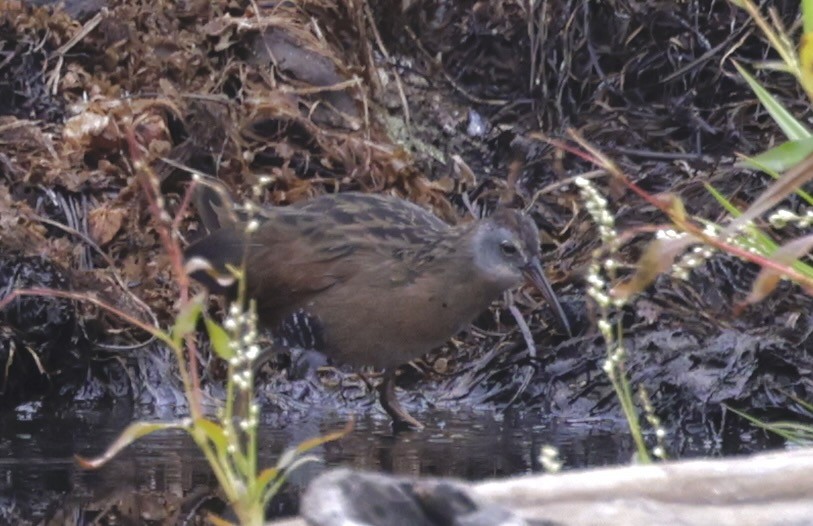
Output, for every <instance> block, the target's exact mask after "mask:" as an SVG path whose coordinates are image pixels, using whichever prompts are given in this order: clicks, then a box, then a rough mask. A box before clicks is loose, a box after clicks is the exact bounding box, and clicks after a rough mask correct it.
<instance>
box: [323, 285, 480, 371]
mask: <svg viewBox="0 0 813 526" xmlns="http://www.w3.org/2000/svg"><path fill="white" fill-rule="evenodd" d="M385 300H386V298H382V299H381V301H374V300H373V299H370V298H367V299H366V301H364V302H355V301H348V302H347V304H346V305H344V306H343V307H338V306H334V305H333V304H330V305H328V304H325V303H324V302H322V301H320V302H314V303H312V304H311V305H310V306H309V309H308V311H309V312H310V313H312V315H313V316H314V317H315V318H317V319H318V320H319V321H320V327H321V328H322V330H323V338H324V347H323V349H317V350H322V351H323V352H325V354H327V355H328V356H330V357H331V358H334V359H337V360H339V361H341V362H344V363H348V364H351V365H354V366H360V365H370V366H374V367H379V368H383V367H393V366H397V365H402V364H404V363H407V362H409V361H410V360H414V359H415V358H418V357H420V356H422V355H424V354H426V353H427V352H429V351H431V350H433V349H436V348H437V347H439V346H441V345H443V344H444V343H445V342H446V341H448V340H449V338H451V337H452V336H454V335H455V334H457V333H458V332H460V331H461V330H462V329H464V328H465V327H466V326H467V325H468V324H469V323H471V321H472V320H473V319H474V317H475V316H477V315H478V314H479V313H480V312H482V311H483V310H485V309H486V308H487V306H488V304H487V303H485V305H473V306H462V307H463V308H461V306H460V305H456V306H455V305H453V304H452V302H450V301H444V300H443V299H442V298H439V299H438V300H437V301H426V299H424V300H422V301H413V302H410V301H408V300H409V298H402V301H401V302H398V303H395V304H394V303H392V302H390V301H385ZM455 307H456V308H455Z"/></svg>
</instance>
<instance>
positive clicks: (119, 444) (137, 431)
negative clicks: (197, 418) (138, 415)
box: [75, 421, 189, 469]
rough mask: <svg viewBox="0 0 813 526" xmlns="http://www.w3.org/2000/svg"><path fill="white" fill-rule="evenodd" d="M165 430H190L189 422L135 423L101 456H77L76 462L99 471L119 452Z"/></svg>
mask: <svg viewBox="0 0 813 526" xmlns="http://www.w3.org/2000/svg"><path fill="white" fill-rule="evenodd" d="M164 429H185V430H189V422H186V421H182V422H133V423H132V424H130V425H129V426H127V428H126V429H125V430H124V431H123V432H122V433H121V434H120V435H119V436H118V438H117V439H116V440H115V441H114V442H113V443H112V444H111V445H110V447H109V448H107V451H105V452H104V453H103V454H102V455H101V456H98V457H96V458H84V457H80V456H79V455H76V456H75V458H76V462H78V463H79V465H80V466H82V467H83V468H85V469H97V468H100V467H102V466H104V465H105V464H107V462H108V461H110V459H112V458H113V457H115V456H116V455H118V454H119V452H120V451H121V450H122V449H124V448H126V447H127V446H129V445H130V444H132V443H133V442H135V441H136V440H138V439H139V438H141V437H144V436H147V435H149V434H150V433H155V432H156V431H162V430H164Z"/></svg>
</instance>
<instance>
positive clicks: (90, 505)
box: [0, 410, 762, 524]
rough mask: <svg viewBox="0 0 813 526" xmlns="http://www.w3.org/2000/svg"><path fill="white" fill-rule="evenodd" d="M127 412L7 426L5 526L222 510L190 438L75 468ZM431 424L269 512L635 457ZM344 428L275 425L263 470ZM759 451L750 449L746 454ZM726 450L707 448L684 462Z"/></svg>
mask: <svg viewBox="0 0 813 526" xmlns="http://www.w3.org/2000/svg"><path fill="white" fill-rule="evenodd" d="M122 413H127V411H124V410H120V411H119V412H118V413H117V412H115V411H113V412H109V411H108V412H79V413H76V414H73V415H71V416H69V417H66V418H56V417H54V418H47V419H46V418H40V417H32V418H28V417H26V415H25V414H20V413H19V412H18V413H17V414H7V415H5V416H2V415H0V426H2V427H0V522H4V520H5V521H8V520H11V519H14V520H15V522H18V521H19V520H20V519H27V520H32V521H37V522H38V521H39V520H40V519H43V518H47V517H52V518H53V521H52V522H51V523H50V524H57V523H63V522H70V523H72V524H89V523H90V522H92V521H94V520H97V521H98V523H102V524H106V523H110V524H112V523H128V522H130V523H145V522H149V523H153V524H164V523H172V524H176V523H183V522H184V517H187V516H189V515H191V514H192V511H194V510H196V509H197V508H198V507H199V506H206V505H207V503H209V502H210V501H212V500H213V499H211V498H210V497H211V495H212V490H213V488H214V487H215V481H214V479H213V477H212V476H211V474H210V472H209V469H208V467H207V465H206V463H205V461H204V460H203V458H202V457H201V455H200V454H199V453H198V451H197V449H196V448H195V445H194V444H193V442H192V441H191V440H190V439H189V438H188V437H186V436H185V435H184V434H183V433H180V432H178V433H174V432H162V433H158V434H154V435H151V436H149V437H145V438H143V439H141V440H140V441H138V442H137V443H136V444H134V445H132V446H130V447H129V448H128V449H127V450H125V451H124V452H123V453H122V454H121V455H119V456H118V457H117V458H116V459H115V460H113V461H112V462H111V463H110V464H108V465H107V466H105V467H103V468H102V469H100V470H98V471H94V472H88V471H84V470H82V469H80V468H79V467H77V466H76V465H75V463H74V462H73V460H72V456H73V455H74V454H81V455H88V456H90V455H94V454H99V453H100V452H101V451H102V450H103V449H104V448H105V447H107V445H109V444H110V443H111V441H112V440H113V439H114V438H115V437H116V435H117V434H118V433H119V432H120V431H121V430H122V429H123V428H124V427H125V426H126V425H127V423H128V422H129V413H127V414H122ZM422 418H423V421H424V423H425V424H426V425H427V428H426V429H425V430H423V431H420V432H407V433H401V434H398V435H393V433H392V431H391V430H390V426H389V423H388V421H387V420H386V419H385V418H383V417H379V416H367V417H364V418H363V419H361V420H358V421H357V422H356V425H355V428H354V430H353V432H352V433H351V434H350V435H349V436H347V437H345V438H343V439H342V440H340V441H338V442H334V443H329V444H325V445H323V446H321V447H319V448H317V449H316V450H315V451H313V453H314V454H316V455H317V456H319V457H320V458H322V459H323V460H324V462H323V463H319V464H308V465H306V466H305V467H303V468H301V469H300V470H298V471H297V472H295V473H293V474H292V475H291V477H290V478H289V483H288V484H287V486H286V487H285V489H284V491H283V492H282V493H281V495H280V496H279V498H278V499H276V500H275V501H274V503H273V504H272V507H271V508H272V509H271V510H269V512H270V513H271V514H272V515H273V516H285V515H291V514H294V513H295V512H296V503H297V499H298V495H299V493H300V492H301V490H302V488H303V487H304V485H305V484H306V483H307V482H308V481H309V480H310V479H311V478H312V477H314V476H315V475H317V474H318V473H320V472H321V471H323V470H324V469H326V467H329V466H337V465H343V466H352V467H355V468H360V469H369V470H376V471H385V472H392V473H399V474H409V475H418V474H421V475H438V476H453V477H459V478H463V479H468V480H480V479H484V478H493V477H506V476H510V475H517V474H524V473H532V472H538V471H540V470H541V466H540V463H539V461H538V456H539V450H540V448H541V447H542V446H544V445H553V446H556V447H557V448H558V449H559V451H560V458H561V460H562V461H563V462H564V466H565V468H566V469H573V468H578V467H585V466H601V465H608V464H619V463H627V462H629V460H630V458H631V455H632V451H633V445H632V442H631V440H630V439H629V436H628V433H627V431H626V428H625V427H624V426H623V425H622V423H620V422H608V421H562V420H551V419H547V420H546V419H544V418H542V417H541V416H539V415H535V414H532V413H529V412H524V413H509V414H506V415H499V414H495V413H494V412H491V411H468V412H460V411H455V412H436V413H431V414H429V415H422ZM345 422H346V420H345V417H339V416H326V415H314V416H313V417H310V418H305V419H303V420H301V421H300V422H298V423H296V424H293V425H290V426H287V427H286V428H284V429H273V428H271V427H270V426H265V427H263V428H262V442H261V454H260V458H261V464H262V465H263V466H268V465H272V464H273V463H274V462H275V461H276V459H277V458H278V456H279V454H280V452H281V451H283V450H284V449H285V448H286V447H287V446H289V445H291V444H296V443H299V442H301V441H303V440H306V439H308V438H311V437H314V436H316V435H319V434H324V433H327V432H330V431H334V430H337V429H340V428H341V427H342V426H344V424H345ZM736 442H737V444H734V445H730V447H729V448H728V449H729V450H731V448H732V447H733V450H734V451H736V450H737V449H738V448H739V447H741V446H742V437H741V436H740V437H738V440H737V441H736ZM761 448H762V446H760V445H758V444H750V445H749V447H748V448H747V449H749V450H750V449H761ZM725 449H726V448H725V447H723V449H721V444H719V443H713V442H712V441H707V440H697V441H695V442H694V445H693V446H692V447H689V448H684V453H683V454H684V455H697V454H706V453H708V452H709V451H710V450H717V451H718V452H725V451H724V450H725ZM4 509H5V515H4V511H3V510H4ZM9 509H11V510H12V511H11V512H9ZM214 511H216V512H221V510H219V509H217V508H216V507H215V509H214ZM128 519H129V521H128Z"/></svg>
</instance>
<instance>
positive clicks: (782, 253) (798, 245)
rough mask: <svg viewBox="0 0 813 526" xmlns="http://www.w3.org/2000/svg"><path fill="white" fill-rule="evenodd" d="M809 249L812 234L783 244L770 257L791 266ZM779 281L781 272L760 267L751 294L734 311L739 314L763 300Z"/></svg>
mask: <svg viewBox="0 0 813 526" xmlns="http://www.w3.org/2000/svg"><path fill="white" fill-rule="evenodd" d="M811 249H813V234H810V235H807V236H803V237H800V238H796V239H794V240H792V241H789V242H788V243H785V244H784V245H782V246H781V247H779V248H778V249H776V252H774V253H773V254H772V255H771V260H772V261H775V262H776V263H781V264H783V265H792V264H793V262H794V261H796V260H797V259H799V258H800V257H802V256H803V255H805V254H807V253H808V252H810V250H811ZM780 279H782V273H781V272H779V271H778V270H776V269H774V268H769V267H762V270H761V271H760V272H759V274H758V275H757V278H756V279H755V280H754V284H753V285H752V286H751V292H750V293H749V294H748V297H747V298H745V301H743V302H742V303H741V304H740V305H738V306H737V309H736V311H737V312H739V311H741V310H742V309H743V308H744V307H746V306H748V305H753V304H755V303H759V302H760V301H762V300H764V299H765V298H766V297H767V296H768V295H769V294H770V293H771V292H773V291H774V289H775V288H776V286H777V285H779V280H780Z"/></svg>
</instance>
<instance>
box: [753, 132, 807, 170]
mask: <svg viewBox="0 0 813 526" xmlns="http://www.w3.org/2000/svg"><path fill="white" fill-rule="evenodd" d="M811 153H813V137H808V138H806V139H798V140H794V141H787V142H784V143H782V144H780V145H779V146H775V147H773V148H771V149H770V150H767V151H764V152H762V153H760V154H759V155H757V156H755V157H746V158H744V159H743V161H742V164H744V165H746V166H748V167H749V168H754V169H756V170H764V171H767V170H765V169H766V168H767V169H768V170H773V171H774V172H784V171H785V170H788V169H790V168H793V167H794V166H796V165H797V164H799V163H800V162H802V161H803V160H804V159H805V157H807V156H808V155H810V154H811Z"/></svg>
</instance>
